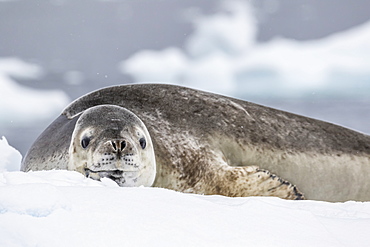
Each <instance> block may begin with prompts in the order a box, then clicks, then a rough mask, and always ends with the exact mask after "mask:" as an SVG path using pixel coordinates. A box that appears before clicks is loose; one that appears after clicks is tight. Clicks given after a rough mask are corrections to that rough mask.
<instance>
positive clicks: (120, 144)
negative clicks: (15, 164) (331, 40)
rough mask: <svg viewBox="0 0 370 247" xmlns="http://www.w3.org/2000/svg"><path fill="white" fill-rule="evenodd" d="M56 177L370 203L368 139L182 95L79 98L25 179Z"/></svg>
mask: <svg viewBox="0 0 370 247" xmlns="http://www.w3.org/2000/svg"><path fill="white" fill-rule="evenodd" d="M50 169H67V170H75V171H78V172H81V173H82V174H84V175H86V176H87V177H91V178H93V179H100V178H103V177H108V178H111V179H113V180H114V181H116V182H117V183H118V184H119V185H120V186H140V185H144V186H154V187H162V188H168V189H173V190H177V191H182V192H190V193H198V194H207V195H210V194H219V195H225V196H277V197H281V198H285V199H304V198H305V199H311V200H324V201H333V202H334V201H336V202H338V201H347V200H358V201H367V200H370V137H369V136H368V135H365V134H362V133H359V132H356V131H353V130H350V129H347V128H344V127H341V126H337V125H334V124H331V123H327V122H323V121H320V120H316V119H312V118H308V117H304V116H299V115H296V114H292V113H288V112H284V111H280V110H276V109H273V108H269V107H265V106H262V105H258V104H254V103H251V102H247V101H242V100H239V99H234V98H230V97H226V96H221V95H217V94H213V93H209V92H203V91H200V90H195V89H190V88H186V87H181V86H174V85H168V84H132V85H119V86H112V87H107V88H103V89H100V90H97V91H94V92H91V93H89V94H87V95H84V96H82V97H80V98H78V99H76V100H75V101H73V102H72V103H71V104H70V105H69V106H67V107H66V108H65V109H64V110H63V112H62V114H61V115H60V116H59V117H58V118H57V119H56V120H55V121H54V122H52V123H51V124H50V125H49V127H47V128H46V130H45V131H44V132H43V133H42V134H41V135H40V136H39V137H38V138H37V140H36V141H35V142H34V144H33V145H32V146H31V148H30V149H29V151H28V153H27V154H26V156H25V157H24V159H23V162H22V167H21V170H22V171H31V170H32V171H36V170H50ZM303 194H304V195H303Z"/></svg>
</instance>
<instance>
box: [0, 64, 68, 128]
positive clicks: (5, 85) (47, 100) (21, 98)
mask: <svg viewBox="0 0 370 247" xmlns="http://www.w3.org/2000/svg"><path fill="white" fill-rule="evenodd" d="M42 73H43V71H42V69H41V68H40V67H39V66H37V65H35V64H30V63H26V62H24V61H22V60H21V59H19V58H0V85H1V96H0V116H1V118H0V129H1V127H6V126H24V125H32V124H35V123H37V122H41V121H43V120H49V119H50V116H51V115H57V114H58V113H60V112H61V110H62V109H63V108H64V107H65V105H66V104H67V103H68V102H69V101H70V100H69V98H68V96H67V95H66V94H65V93H64V92H61V91H59V90H43V91H40V90H35V89H32V88H27V87H25V86H21V85H19V84H18V83H17V82H16V81H15V80H14V79H13V78H18V79H23V80H25V79H31V80H32V79H37V78H39V77H41V76H42Z"/></svg>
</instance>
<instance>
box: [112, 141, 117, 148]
mask: <svg viewBox="0 0 370 247" xmlns="http://www.w3.org/2000/svg"><path fill="white" fill-rule="evenodd" d="M111 143H112V146H113V149H114V150H117V146H116V143H114V141H111Z"/></svg>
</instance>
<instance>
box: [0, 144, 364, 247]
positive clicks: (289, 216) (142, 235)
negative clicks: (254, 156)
mask: <svg viewBox="0 0 370 247" xmlns="http://www.w3.org/2000/svg"><path fill="white" fill-rule="evenodd" d="M0 154H2V155H3V154H6V155H3V156H1V157H0V167H1V168H2V171H1V172H0V246H39V247H43V246H264V247H265V246H284V247H289V246H325V247H328V246H368V243H369V241H370V235H369V234H368V232H369V230H370V202H353V201H350V202H345V203H328V202H320V201H287V200H282V199H279V198H267V197H249V198H228V197H223V196H204V195H194V194H185V193H180V192H175V191H171V190H166V189H160V188H144V187H139V188H122V187H118V186H117V185H116V184H115V183H114V182H113V181H111V180H109V179H104V180H103V181H101V182H99V181H94V180H91V179H88V178H86V177H84V176H83V175H82V174H80V173H77V172H73V171H62V170H53V171H38V172H28V173H24V172H19V171H9V170H7V168H8V167H11V169H10V170H13V168H14V167H19V165H20V164H19V163H20V159H19V158H20V154H19V152H18V151H16V150H15V149H14V148H12V147H10V146H9V145H8V144H7V142H6V140H5V138H3V139H2V140H1V141H0ZM4 164H7V165H4Z"/></svg>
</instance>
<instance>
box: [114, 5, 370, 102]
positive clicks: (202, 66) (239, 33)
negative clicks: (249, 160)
mask: <svg viewBox="0 0 370 247" xmlns="http://www.w3.org/2000/svg"><path fill="white" fill-rule="evenodd" d="M192 23H193V24H194V29H195V30H194V32H193V33H192V34H190V35H189V36H188V39H187V41H186V44H185V48H183V49H182V48H176V47H172V48H171V49H170V50H169V49H165V50H162V51H148V50H146V51H139V52H138V53H136V54H134V55H133V56H132V57H129V58H128V59H127V60H125V61H122V62H121V63H120V69H121V71H122V72H123V73H126V74H129V75H131V76H132V77H133V78H134V80H135V81H140V82H146V81H161V82H162V81H165V82H171V83H174V84H180V85H186V86H190V87H195V88H198V89H203V90H208V91H213V92H218V93H221V94H227V95H232V96H244V97H245V96H250V95H260V96H264V97H269V96H280V97H281V96H283V97H301V96H304V95H307V94H312V93H321V94H324V95H334V96H338V95H339V96H342V95H352V96H355V97H357V96H365V97H366V96H369V94H370V79H369V78H370V68H369V66H368V64H370V57H369V56H368V54H370V22H367V23H364V24H362V25H360V26H358V27H354V28H352V29H350V30H345V31H342V32H338V33H335V34H332V35H330V36H328V37H324V38H322V39H318V40H309V41H296V40H291V39H286V38H282V37H276V38H274V39H273V40H270V41H268V42H265V43H258V42H257V40H256V33H257V31H258V30H256V28H257V27H256V18H255V17H254V12H253V9H252V7H251V6H250V4H249V3H248V2H246V1H223V5H221V10H220V11H219V13H216V14H213V15H209V16H200V17H196V18H195V20H193V21H192ZM174 61H175V62H174Z"/></svg>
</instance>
